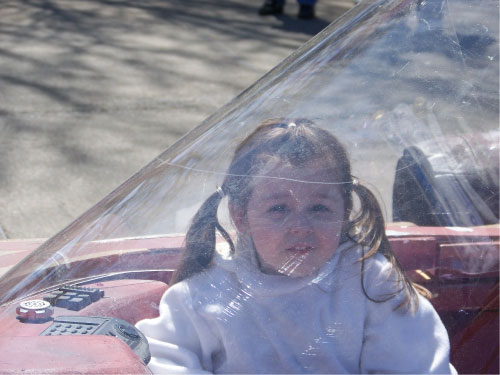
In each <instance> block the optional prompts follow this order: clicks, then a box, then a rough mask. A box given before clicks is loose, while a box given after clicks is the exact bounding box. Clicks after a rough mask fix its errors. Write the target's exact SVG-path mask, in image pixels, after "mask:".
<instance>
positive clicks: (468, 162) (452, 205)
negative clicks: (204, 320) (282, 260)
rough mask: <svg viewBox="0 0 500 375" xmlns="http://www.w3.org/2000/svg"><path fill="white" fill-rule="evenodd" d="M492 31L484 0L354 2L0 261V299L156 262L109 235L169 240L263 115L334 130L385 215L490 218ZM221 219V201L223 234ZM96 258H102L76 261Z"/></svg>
mask: <svg viewBox="0 0 500 375" xmlns="http://www.w3.org/2000/svg"><path fill="white" fill-rule="evenodd" d="M498 34H499V30H498V1H494V0H491V1H489V0H483V1H474V0H472V1H471V0H453V1H452V0H428V1H409V0H388V1H372V2H370V1H364V2H362V3H361V4H360V5H359V6H357V7H356V8H355V9H353V10H352V11H350V12H348V13H347V14H346V15H345V16H344V17H342V18H341V19H339V20H338V21H336V22H334V23H333V24H331V25H330V26H329V27H327V28H326V29H325V30H323V31H322V32H321V33H320V34H318V35H317V36H315V37H314V38H313V39H311V40H310V41H309V42H308V43H306V44H305V45H304V46H302V47H301V48H300V49H299V50H297V51H296V52H295V53H293V54H292V55H291V56H290V57H288V58H287V59H286V60H284V61H283V62H282V63H281V64H279V65H278V66H277V67H276V68H274V69H273V70H272V71H270V72H269V73H268V74H266V75H265V76H264V77H263V78H262V79H260V80H259V81H258V82H256V83H255V84H254V85H253V86H251V87H250V88H249V89H247V90H246V91H244V92H243V93H242V94H240V95H239V96H238V97H237V98H235V99H234V100H233V101H232V102H230V103H229V104H227V105H226V106H224V107H223V108H221V109H220V110H219V111H218V112H216V113H215V114H214V115H213V116H211V117H210V118H208V119H207V120H206V121H204V122H203V123H202V124H201V125H200V126H198V127H197V128H196V129H194V130H193V131H192V132H190V133H189V134H188V135H186V136H185V137H184V138H182V139H181V140H180V141H178V142H177V143H176V144H175V145H173V146H172V147H170V148H169V149H167V150H166V151H165V152H163V153H162V154H161V155H159V156H158V157H157V158H156V159H154V160H153V161H152V162H151V163H150V164H148V165H147V166H146V167H144V168H143V169H141V170H140V171H139V172H138V173H136V174H135V175H134V176H132V177H131V178H130V179H129V180H128V181H126V182H125V183H124V184H122V185H121V186H120V187H118V188H117V189H116V190H115V191H113V192H112V193H111V194H109V195H108V196H107V197H105V198H104V199H103V200H102V201H101V202H99V203H98V204H97V205H95V206H94V207H92V208H91V209H90V210H89V211H87V212H86V213H85V214H84V215H82V216H81V217H80V218H78V219H77V220H76V221H74V222H73V223H72V224H70V225H69V226H68V227H67V228H66V229H64V230H63V231H62V232H60V233H59V234H57V235H55V236H54V237H52V238H51V239H49V240H48V241H47V242H46V243H44V244H43V245H42V246H41V247H40V248H39V249H37V250H36V251H35V252H33V253H32V254H31V255H30V256H28V257H27V258H25V259H24V260H23V261H22V262H21V263H19V264H18V265H17V266H16V267H14V268H13V269H11V270H10V271H9V272H8V273H7V274H5V275H4V277H3V278H2V279H1V280H0V290H1V292H0V295H1V297H0V302H2V303H6V302H9V301H12V300H14V299H18V298H20V297H24V296H27V295H29V294H33V293H35V292H37V291H40V290H44V289H47V288H50V287H53V286H55V285H58V284H61V283H66V282H74V281H78V280H87V279H89V280H90V279H93V278H97V277H102V276H106V275H109V274H120V273H126V272H139V271H146V270H151V269H157V270H162V269H164V268H165V267H167V266H166V265H164V264H161V263H159V262H155V261H154V259H155V258H154V257H155V256H156V255H155V252H154V251H150V252H148V253H144V254H142V255H141V259H143V260H144V258H147V257H150V258H151V259H152V261H141V262H130V261H128V260H127V259H128V258H127V254H128V253H127V252H126V251H124V249H122V248H119V246H115V245H113V244H116V243H120V242H119V241H121V240H123V239H127V238H128V239H144V238H150V239H151V238H170V241H171V242H172V241H174V239H175V241H178V245H177V247H179V248H180V247H182V241H183V236H184V235H185V233H186V231H187V230H188V227H189V225H190V223H191V219H192V217H193V215H194V214H195V213H196V211H197V210H198V208H199V207H200V205H201V204H202V203H203V202H204V201H205V200H206V199H207V197H209V196H210V195H212V194H213V193H214V192H215V191H216V190H217V187H218V186H220V185H221V184H222V182H223V181H224V178H225V176H226V174H227V169H228V167H229V164H230V162H231V159H232V156H233V153H234V151H235V148H236V146H237V145H238V144H240V142H241V141H243V140H244V139H245V138H246V137H247V136H248V135H249V134H251V133H252V132H253V131H254V130H255V128H256V127H257V126H258V125H259V124H261V123H262V122H264V121H266V120H269V119H277V118H286V119H290V120H289V122H293V121H294V119H308V120H310V121H313V122H314V123H315V124H316V125H317V126H318V127H320V128H322V129H326V130H327V131H329V132H330V133H332V134H334V135H335V136H336V137H337V138H338V139H339V140H340V142H341V143H342V144H343V145H344V147H345V148H346V150H347V152H348V154H349V158H350V159H351V163H352V168H353V170H352V173H353V175H355V176H356V177H357V178H359V180H360V181H362V182H363V183H364V184H366V185H368V186H370V187H371V188H372V190H373V191H375V192H376V194H377V197H378V199H379V202H380V204H381V206H382V207H383V209H384V211H385V219H386V221H387V222H392V221H405V222H412V223H414V224H416V225H421V226H458V227H470V226H477V225H486V224H495V223H498V170H499V167H498V163H499V161H498V146H499V134H498V123H499V107H498V103H499V97H498V87H499V82H498V57H499V54H498V52H499V51H498ZM165 125H166V126H168V123H166V124H165ZM277 177H279V176H277ZM229 216H230V215H229V214H228V209H227V205H226V206H224V205H221V207H220V208H219V220H220V222H221V224H222V226H223V227H224V228H226V230H227V231H228V233H233V232H234V228H233V227H232V225H233V223H231V220H230V219H229ZM175 241H174V242H175ZM113 249H114V250H113ZM103 254H105V255H106V256H107V257H109V261H108V262H107V263H106V262H104V263H103V262H99V263H98V265H97V263H96V265H95V266H89V265H91V264H93V263H92V260H93V259H95V258H97V257H102V256H103ZM169 267H171V266H169ZM167 268H168V267H167Z"/></svg>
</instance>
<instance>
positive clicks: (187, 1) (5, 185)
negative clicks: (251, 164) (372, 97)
mask: <svg viewBox="0 0 500 375" xmlns="http://www.w3.org/2000/svg"><path fill="white" fill-rule="evenodd" d="M260 5H261V2H260V1H244V0H44V1H35V0H12V1H9V0H5V1H3V2H2V6H1V7H0V34H1V37H0V134H1V137H0V240H1V239H15V238H40V237H49V236H51V235H53V234H55V233H56V232H58V231H59V230H61V229H63V228H64V227H65V226H66V225H68V224H69V223H70V222H71V221H72V220H74V219H75V218H76V217H78V216H79V215H80V214H81V213H83V212H84V211H86V210H87V209H88V208H90V207H91V206H92V205H93V204H95V203H97V202H98V201H99V200H100V199H101V198H103V197H104V196H105V195H106V194H107V193H109V192H110V191H112V190H113V189H114V188H115V187H117V186H118V185H119V184H120V183H121V182H123V181H124V180H125V179H127V178H128V177H130V176H131V175H132V174H133V173H134V172H135V171H136V170H138V169H139V168H141V167H142V166H144V165H145V164H146V163H148V162H149V161H150V160H152V159H153V158H154V157H155V156H157V155H158V154H159V153H161V152H162V151H163V150H165V149H166V148H167V147H168V146H170V145H171V144H173V143H174V142H175V141H176V140H178V139H179V138H180V137H182V136H183V135H184V134H185V133H186V132H188V131H189V130H191V129H192V128H194V127H195V126H196V125H198V124H199V123H200V122H201V121H202V120H203V119H205V118H206V117H208V116H209V115H210V114H212V113H213V112H215V110H217V109H218V108H219V107H221V106H222V105H224V104H225V103H227V102H228V101H230V100H231V99H232V98H233V97H234V96H236V95H237V94H238V93H240V92H241V91H243V90H244V89H245V88H247V87H248V86H249V85H251V84H252V83H253V82H254V81H256V80H257V79H258V78H260V77H261V76H262V75H263V74H265V73H266V72H267V71H268V70H270V69H271V68H272V67H274V66H275V65H277V64H278V63H279V62H280V61H281V60H283V59H284V58H286V57H287V56H288V55H289V54H290V53H291V52H293V51H294V50H295V49H296V48H298V47H299V46H300V45H301V44H303V43H304V42H306V41H307V40H308V39H310V38H311V37H312V36H314V35H315V34H316V33H318V32H319V31H321V30H322V29H323V28H324V27H326V26H327V25H328V24H329V23H330V22H332V21H333V20H335V19H336V18H337V17H339V16H340V15H342V14H343V13H344V12H345V11H347V10H348V9H350V8H351V7H352V6H353V1H352V0H344V1H339V0H320V1H319V2H318V5H317V9H316V12H317V18H316V19H315V20H309V21H305V20H299V19H297V17H296V14H297V4H296V2H294V1H289V2H288V4H287V7H286V8H285V14H283V15H280V16H276V17H275V16H269V17H261V16H259V15H257V10H258V8H259V6H260Z"/></svg>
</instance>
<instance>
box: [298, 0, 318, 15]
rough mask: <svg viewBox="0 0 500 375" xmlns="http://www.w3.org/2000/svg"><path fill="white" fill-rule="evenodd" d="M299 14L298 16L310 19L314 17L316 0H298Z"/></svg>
mask: <svg viewBox="0 0 500 375" xmlns="http://www.w3.org/2000/svg"><path fill="white" fill-rule="evenodd" d="M298 3H299V14H298V17H299V18H302V19H305V20H309V19H312V18H314V5H315V4H316V0H298Z"/></svg>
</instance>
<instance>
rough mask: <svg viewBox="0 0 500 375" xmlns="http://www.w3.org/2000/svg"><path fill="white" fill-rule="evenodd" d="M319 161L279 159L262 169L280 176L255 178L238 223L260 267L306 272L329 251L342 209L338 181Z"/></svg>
mask: <svg viewBox="0 0 500 375" xmlns="http://www.w3.org/2000/svg"><path fill="white" fill-rule="evenodd" d="M324 164H325V163H324V162H322V161H320V160H312V161H310V162H308V163H306V164H304V165H302V166H300V167H297V166H291V165H288V164H283V163H282V164H279V165H278V166H277V167H275V168H273V169H272V170H270V171H268V172H267V173H265V175H268V176H279V177H280V178H261V177H258V178H254V181H253V182H254V188H253V192H252V195H251V197H250V200H249V202H248V206H247V210H246V215H244V217H243V218H242V220H240V224H241V225H240V226H239V229H240V230H242V229H243V231H244V232H245V233H246V234H247V235H250V236H251V238H252V239H253V242H254V245H255V249H256V251H257V255H258V258H259V261H260V264H261V267H262V270H263V271H264V272H266V273H279V274H285V275H289V276H293V277H301V276H306V275H309V274H311V273H313V272H314V271H316V270H318V269H319V268H320V267H321V266H322V265H323V264H325V262H327V261H328V260H329V259H330V258H331V257H332V255H333V253H334V251H335V249H336V248H337V246H338V244H339V240H340V236H341V233H342V230H343V227H344V219H345V216H346V215H345V205H344V201H343V198H342V194H341V186H342V185H340V184H339V183H340V182H341V181H338V178H337V176H336V173H335V171H334V170H333V169H332V168H333V166H329V167H327V166H326V165H324ZM312 181H314V182H316V183H310V182H312Z"/></svg>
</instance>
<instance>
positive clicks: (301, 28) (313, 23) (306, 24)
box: [273, 12, 342, 36]
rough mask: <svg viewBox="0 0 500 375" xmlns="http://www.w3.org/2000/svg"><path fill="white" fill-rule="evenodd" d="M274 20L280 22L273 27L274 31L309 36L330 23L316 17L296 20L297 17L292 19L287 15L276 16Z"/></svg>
mask: <svg viewBox="0 0 500 375" xmlns="http://www.w3.org/2000/svg"><path fill="white" fill-rule="evenodd" d="M339 13H340V12H339ZM340 14H342V13H340ZM276 19H277V20H279V21H280V22H281V25H280V26H274V27H273V28H274V29H280V30H283V31H288V32H293V33H304V34H307V35H310V36H314V35H316V34H317V33H319V32H320V31H321V30H323V29H324V28H325V27H327V26H328V25H329V24H330V22H331V21H330V22H329V21H327V20H324V19H321V18H318V17H316V18H315V19H312V20H300V19H297V17H292V16H289V15H287V14H280V15H278V16H276Z"/></svg>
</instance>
